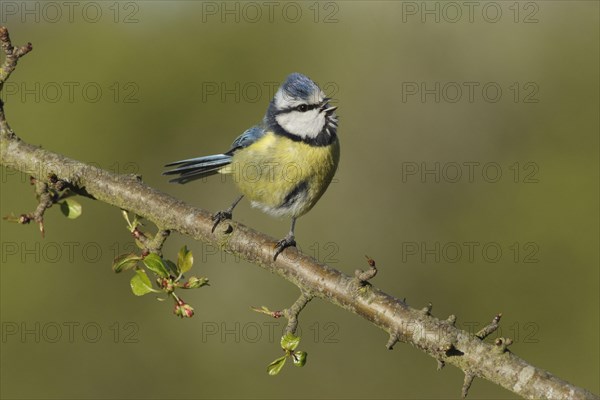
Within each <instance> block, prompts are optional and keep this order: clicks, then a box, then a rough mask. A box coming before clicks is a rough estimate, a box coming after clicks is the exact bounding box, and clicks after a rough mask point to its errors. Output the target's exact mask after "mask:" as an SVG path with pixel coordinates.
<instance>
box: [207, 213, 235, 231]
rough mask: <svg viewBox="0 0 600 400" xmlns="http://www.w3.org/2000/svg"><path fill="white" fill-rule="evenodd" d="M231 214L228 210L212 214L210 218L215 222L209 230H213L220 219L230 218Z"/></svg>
mask: <svg viewBox="0 0 600 400" xmlns="http://www.w3.org/2000/svg"><path fill="white" fill-rule="evenodd" d="M232 216H233V213H232V212H231V211H230V210H225V211H218V212H216V213H215V215H213V216H212V220H213V221H214V223H215V224H214V225H213V227H212V231H211V232H214V231H215V229H216V228H217V225H219V224H220V223H221V221H225V220H226V219H231V217H232Z"/></svg>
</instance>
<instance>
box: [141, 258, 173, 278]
mask: <svg viewBox="0 0 600 400" xmlns="http://www.w3.org/2000/svg"><path fill="white" fill-rule="evenodd" d="M143 262H144V265H145V266H146V267H147V268H148V269H149V270H150V271H152V272H154V273H155V274H156V275H158V276H160V277H162V278H166V277H168V276H169V271H167V267H165V264H164V263H163V261H162V259H161V258H160V257H159V256H158V254H154V253H150V254H148V255H147V256H146V257H144V260H143Z"/></svg>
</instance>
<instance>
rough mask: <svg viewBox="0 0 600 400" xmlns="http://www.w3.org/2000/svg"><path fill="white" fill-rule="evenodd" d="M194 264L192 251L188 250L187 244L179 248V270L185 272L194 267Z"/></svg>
mask: <svg viewBox="0 0 600 400" xmlns="http://www.w3.org/2000/svg"><path fill="white" fill-rule="evenodd" d="M192 264H194V256H192V252H191V251H189V250H188V248H187V246H183V247H182V248H181V250H179V253H177V267H178V268H179V272H180V273H181V274H185V273H186V272H187V271H189V270H190V268H192Z"/></svg>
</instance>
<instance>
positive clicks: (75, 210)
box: [59, 199, 81, 219]
mask: <svg viewBox="0 0 600 400" xmlns="http://www.w3.org/2000/svg"><path fill="white" fill-rule="evenodd" d="M59 204H60V211H62V213H63V214H64V215H65V216H66V217H67V218H69V219H75V218H77V217H79V216H80V215H81V204H79V203H78V202H76V201H75V200H73V199H65V200H63V201H61V202H60V203H59Z"/></svg>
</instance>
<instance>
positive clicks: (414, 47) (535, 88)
mask: <svg viewBox="0 0 600 400" xmlns="http://www.w3.org/2000/svg"><path fill="white" fill-rule="evenodd" d="M69 4H71V5H65V4H64V3H61V2H52V3H45V2H10V1H3V2H2V3H1V7H0V11H1V12H2V14H0V19H1V23H2V24H3V25H6V26H8V28H9V29H10V33H11V36H12V39H13V41H14V42H15V43H17V44H23V43H25V42H27V41H30V42H32V43H33V46H34V51H33V52H32V53H31V54H29V55H27V57H26V58H24V59H23V60H22V61H21V63H20V64H19V66H18V69H17V71H16V72H15V73H14V74H13V75H12V77H11V80H10V82H9V83H7V85H6V86H5V92H4V93H3V94H2V96H3V99H4V100H5V102H6V107H5V109H6V113H7V116H8V118H9V122H10V124H11V125H12V127H13V129H14V130H15V131H16V132H17V134H18V135H19V136H21V137H22V138H23V139H24V140H26V141H28V142H30V143H34V144H39V145H41V146H43V147H44V148H47V149H50V150H53V151H56V152H59V153H62V154H65V155H67V156H70V157H72V158H75V159H78V160H82V161H85V162H89V163H93V164H95V165H98V166H101V167H103V168H105V169H109V170H112V171H115V172H120V173H138V174H140V175H142V176H143V179H144V181H145V182H147V183H148V184H149V185H151V186H153V187H156V188H158V189H160V190H162V191H165V192H168V193H170V194H172V195H174V196H176V197H178V198H180V199H182V200H184V201H186V202H189V203H191V204H194V205H197V206H199V207H203V208H205V209H208V210H211V211H215V210H218V209H222V208H223V207H225V206H226V205H228V204H229V203H230V202H231V200H232V199H233V198H234V197H235V195H236V190H235V187H234V186H233V185H232V184H231V182H223V181H221V180H220V179H219V178H215V179H209V180H206V181H201V182H197V183H195V184H190V185H185V186H175V185H170V184H168V183H167V179H165V177H163V176H161V175H160V174H161V171H162V165H163V164H165V163H166V162H169V161H173V160H177V159H181V158H187V157H191V156H198V155H205V154H212V153H217V152H221V151H223V150H225V149H227V148H228V146H229V144H230V143H231V141H232V140H233V139H234V138H235V137H236V136H237V135H238V134H239V133H241V132H242V131H243V130H245V129H246V128H247V127H249V126H251V125H253V124H254V123H256V122H258V121H259V120H260V118H262V115H263V114H264V112H265V110H266V107H267V104H268V102H269V100H270V98H271V96H272V94H273V93H274V90H275V88H274V86H275V87H276V85H277V84H278V83H279V82H281V81H282V80H284V79H285V77H286V76H287V74H289V73H291V72H294V71H298V72H302V73H304V74H306V75H308V76H310V77H311V78H312V79H314V80H315V81H317V82H318V83H319V84H320V85H321V86H322V87H324V89H325V90H326V91H327V92H328V94H330V95H332V96H333V97H335V98H336V100H337V103H336V104H337V105H339V107H340V108H339V111H338V115H339V118H340V130H339V136H340V139H341V143H342V160H341V164H340V168H339V171H338V174H337V179H336V181H335V182H334V183H332V185H331V186H330V188H329V190H328V192H327V193H326V195H325V196H324V197H323V198H322V200H321V201H320V203H319V204H318V205H317V206H316V207H315V208H314V209H313V210H312V211H311V212H310V213H309V214H308V215H306V216H305V217H303V218H301V219H300V220H299V223H298V228H297V231H296V233H297V239H298V242H299V245H300V247H302V248H303V249H304V250H305V251H307V252H309V253H311V254H313V255H315V256H316V257H317V258H319V259H320V260H321V261H325V262H328V263H329V264H331V265H332V266H333V267H335V268H339V269H341V270H342V271H345V272H346V273H352V272H353V271H354V269H355V268H359V267H360V268H363V267H364V266H365V262H364V255H365V254H368V255H369V256H371V257H373V258H374V259H375V260H376V261H377V265H378V266H379V270H380V273H379V275H378V276H377V277H376V278H375V279H374V280H373V283H374V284H375V285H377V286H379V287H381V288H382V289H383V290H385V291H387V292H389V293H392V294H394V295H396V296H398V297H400V298H402V297H406V298H407V301H408V303H409V304H410V305H412V306H414V307H422V306H424V305H425V304H427V302H432V303H433V306H434V307H433V314H434V315H436V316H439V317H441V318H445V317H447V316H448V315H449V314H456V315H457V317H458V325H459V326H461V327H463V328H465V329H470V330H472V331H473V330H477V329H479V328H481V327H482V326H483V325H484V324H485V323H487V322H488V321H490V320H491V318H492V317H493V316H494V314H496V313H498V312H502V313H503V314H504V317H503V320H502V325H501V332H499V334H500V335H502V336H505V337H511V338H513V339H514V341H515V344H514V345H513V346H512V347H511V350H512V351H513V352H515V353H516V354H517V355H519V356H520V357H523V358H524V359H526V360H528V361H530V362H531V363H533V364H534V365H536V366H539V367H542V368H546V369H548V370H549V371H551V372H552V373H554V374H556V375H558V376H560V377H562V378H564V379H566V380H568V381H570V382H572V383H574V384H576V385H580V386H583V387H585V388H587V389H590V390H592V391H594V392H595V393H598V392H600V389H599V381H598V376H599V373H600V371H599V369H600V368H599V359H600V357H599V345H598V342H599V341H598V332H599V312H598V311H599V290H598V289H599V267H598V266H599V257H598V239H599V237H598V236H599V216H598V193H599V188H598V182H599V177H598V170H599V169H598V158H599V155H598V148H599V147H598V146H599V143H598V139H599V135H598V132H599V125H598V109H599V96H598V88H599V83H598V75H599V65H598V60H599V51H598V49H599V43H598V42H599V29H598V26H599V21H598V19H599V18H598V15H599V7H598V2H596V1H580V2H567V1H552V2H543V1H538V2H517V3H515V2H472V3H471V4H472V5H471V6H467V5H465V4H464V3H461V2H458V3H444V2H390V1H382V2H376V1H374V2H350V1H336V2H323V3H314V2H295V3H291V5H290V4H288V3H283V2H271V3H269V2H254V3H239V2H227V3H223V2H205V3H202V2H195V1H172V2H166V1H152V2H150V1H147V2H145V1H141V2H140V1H137V2H120V3H115V2H112V1H110V2H89V3H86V2H72V3H69ZM469 7H472V8H469ZM457 88H458V89H460V92H459V91H457ZM469 88H472V91H470V90H469ZM436 171H437V172H436ZM470 172H472V175H471V174H470ZM498 173H500V175H498ZM436 174H437V175H436ZM457 174H458V175H457ZM1 185H2V186H1V189H2V190H1V201H2V204H1V214H2V215H3V216H4V215H8V214H10V213H11V212H12V213H16V214H18V213H22V212H27V211H30V210H32V209H33V208H34V207H35V205H36V203H35V197H34V195H33V192H32V187H31V186H29V184H27V177H26V176H23V175H20V174H18V173H15V172H14V171H12V170H10V169H6V168H2V180H1ZM80 201H81V203H82V204H83V207H84V209H83V215H82V216H81V217H80V218H79V219H76V220H67V219H66V218H64V217H63V216H62V215H61V214H60V212H59V210H58V207H54V208H53V209H51V210H49V211H48V213H47V216H46V229H47V233H46V237H45V239H42V238H41V237H40V234H39V232H38V230H37V228H36V227H35V226H19V225H16V224H12V223H8V222H6V221H4V220H2V222H1V223H0V232H1V235H2V237H1V244H2V256H1V258H2V260H1V261H2V267H1V269H0V273H1V301H2V303H1V321H2V342H1V346H2V349H1V350H2V351H1V355H0V357H1V358H0V361H1V365H0V367H1V373H0V379H1V380H0V387H1V391H0V395H1V396H2V398H7V399H8V398H61V399H69V398H77V399H85V398H90V399H91V398H94V399H97V398H173V399H180V398H190V399H192V398H240V399H246V398H389V399H405V398H406V399H408V398H411V399H450V398H457V397H459V395H460V387H461V384H462V379H463V377H462V374H461V372H460V371H459V370H457V369H456V368H454V367H448V368H445V369H444V370H443V371H441V372H436V370H435V367H436V364H435V360H433V359H431V358H430V357H428V356H426V355H424V354H423V353H421V352H420V351H418V350H416V349H414V348H412V347H411V346H409V345H404V344H401V345H398V346H396V348H395V350H394V351H392V352H390V351H388V350H386V349H385V346H384V345H385V342H386V340H387V337H386V335H385V333H384V332H382V331H380V330H378V329H376V328H374V327H373V326H371V325H370V324H368V323H367V322H365V321H364V320H362V319H360V318H358V317H356V316H354V315H351V314H349V313H347V312H344V311H342V310H340V309H337V308H336V307H334V306H332V305H330V304H327V303H325V302H323V301H320V300H316V301H313V302H311V303H310V304H309V306H308V307H307V308H306V310H305V311H304V312H303V313H302V315H301V325H300V326H301V335H302V342H301V345H300V347H301V348H302V349H304V350H306V351H308V353H309V358H308V364H307V365H306V367H305V368H304V369H302V370H300V369H297V368H293V367H292V366H291V365H287V366H286V368H285V369H284V370H283V372H282V373H281V374H280V375H279V376H277V377H270V376H268V375H267V374H266V371H265V368H266V366H267V364H268V363H269V362H270V361H272V360H273V359H275V358H276V357H278V356H279V355H280V350H279V347H278V343H277V342H278V336H279V335H280V333H281V329H282V327H283V325H284V322H283V321H273V320H269V319H267V318H266V317H264V316H262V315H259V314H256V313H253V312H252V311H250V308H249V307H250V306H254V305H265V306H268V307H269V308H271V309H281V308H284V307H286V306H288V305H290V304H291V303H292V302H293V301H294V299H295V298H296V297H297V295H298V291H297V289H296V288H295V287H294V286H292V285H291V284H289V283H287V282H285V281H283V280H281V279H280V278H278V277H276V276H275V275H271V274H269V273H266V272H265V271H264V270H262V269H260V268H258V267H256V266H254V265H251V264H248V263H246V262H244V261H240V260H236V259H235V258H233V257H232V256H230V255H225V254H221V253H219V252H216V251H215V250H214V249H213V248H211V247H207V246H206V245H203V244H202V243H197V242H193V241H191V240H189V239H188V238H185V237H181V236H179V235H177V234H175V235H173V236H172V237H171V238H170V239H169V240H168V242H167V244H166V246H165V255H167V256H170V257H171V258H173V257H175V254H176V252H177V250H178V249H179V248H180V247H181V246H182V245H183V244H187V245H188V246H189V248H190V249H191V250H192V251H193V252H194V255H195V259H196V265H195V270H194V271H195V272H196V273H197V274H200V275H203V276H207V277H208V278H209V279H210V281H211V286H210V287H207V288H202V289H199V290H196V291H191V292H187V293H183V294H182V295H183V296H184V298H185V300H186V301H187V302H189V303H190V304H191V305H192V306H194V307H195V310H196V315H195V316H194V318H192V319H191V320H183V321H181V320H179V319H177V318H176V317H175V316H173V314H172V304H171V302H170V301H169V302H165V303H159V302H157V301H156V300H154V298H153V297H152V296H146V297H142V298H137V297H134V296H133V295H132V294H131V292H130V290H129V277H130V274H129V273H124V274H122V275H115V274H114V273H113V272H112V271H111V268H110V266H111V261H112V259H113V258H114V257H115V255H117V254H120V253H123V252H126V251H127V250H129V249H130V248H131V237H130V236H129V235H128V233H127V231H126V230H125V229H124V221H123V220H122V217H121V214H120V212H119V210H117V209H115V208H112V207H109V206H107V205H105V204H100V203H94V202H93V201H90V200H87V199H82V200H80ZM235 219H237V220H239V221H241V222H242V223H244V224H248V225H250V226H252V227H254V228H256V229H258V230H261V231H264V232H266V233H268V234H270V235H272V236H274V237H277V238H279V237H281V236H283V235H284V234H285V233H286V232H287V230H288V223H289V222H288V221H287V220H277V219H273V218H270V217H267V216H265V215H264V214H262V213H261V212H259V211H258V210H253V209H251V208H250V206H249V205H248V203H242V204H241V205H240V206H239V208H238V210H237V213H236V214H235ZM152 228H153V227H152V226H151V225H150V226H148V229H152ZM469 249H473V252H472V253H470V252H469ZM498 251H500V252H501V253H498ZM493 337H495V335H493ZM34 383H35V384H34ZM514 397H515V396H514V395H513V394H512V393H510V392H508V391H506V390H504V389H502V388H500V387H497V386H495V385H493V384H491V383H488V382H485V381H482V380H476V381H475V383H474V385H473V387H472V388H471V392H470V398H476V399H479V398H481V399H492V398H493V399H509V398H514Z"/></svg>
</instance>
